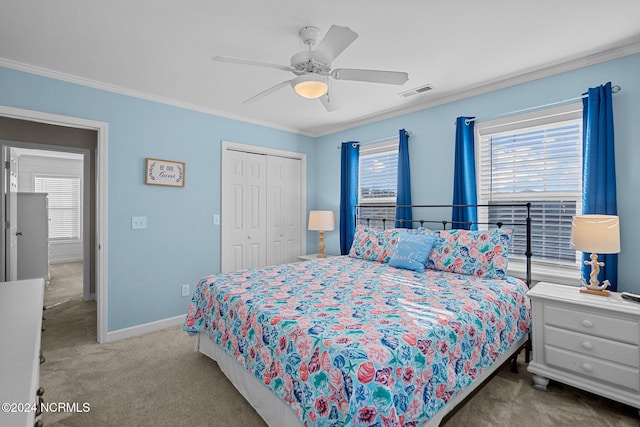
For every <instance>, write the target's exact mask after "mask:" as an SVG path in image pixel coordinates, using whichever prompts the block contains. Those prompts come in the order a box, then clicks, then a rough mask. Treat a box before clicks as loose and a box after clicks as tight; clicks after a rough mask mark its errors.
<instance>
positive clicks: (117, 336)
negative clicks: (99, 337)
mask: <svg viewBox="0 0 640 427" xmlns="http://www.w3.org/2000/svg"><path fill="white" fill-rule="evenodd" d="M186 317H187V314H186V313H185V314H182V315H180V316H175V317H170V318H168V319H162V320H156V321H155V322H150V323H145V324H142V325H137V326H131V327H129V328H124V329H118V330H117V331H112V332H107V340H106V342H114V341H119V340H123V339H126V338H132V337H137V336H139V335H144V334H148V333H149V332H155V331H159V330H160V329H165V328H169V327H172V326H178V325H182V324H183V323H184V319H185V318H186Z"/></svg>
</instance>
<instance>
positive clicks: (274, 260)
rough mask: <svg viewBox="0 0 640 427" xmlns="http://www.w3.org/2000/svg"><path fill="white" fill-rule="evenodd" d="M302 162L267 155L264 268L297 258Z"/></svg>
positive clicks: (298, 252)
mask: <svg viewBox="0 0 640 427" xmlns="http://www.w3.org/2000/svg"><path fill="white" fill-rule="evenodd" d="M300 174H301V161H300V159H291V158H286V157H277V156H267V254H266V255H267V265H274V264H284V263H288V262H293V261H296V260H297V259H298V255H300V253H301V252H300V250H301V249H300V229H301V224H300V218H301V212H300V209H301V200H300V198H301V188H300Z"/></svg>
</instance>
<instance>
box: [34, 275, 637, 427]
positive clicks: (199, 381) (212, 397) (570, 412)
mask: <svg viewBox="0 0 640 427" xmlns="http://www.w3.org/2000/svg"><path fill="white" fill-rule="evenodd" d="M54 285H56V277H55V276H54V275H53V274H52V283H51V286H54ZM52 289H55V288H52ZM95 310H96V306H95V302H83V301H82V298H81V291H80V294H78V295H77V297H75V298H74V297H72V298H69V299H67V300H66V301H63V302H59V303H57V305H53V306H52V307H50V308H49V309H48V310H47V321H46V326H47V329H46V331H45V332H44V333H43V335H42V349H43V353H44V356H45V358H46V363H44V364H43V365H41V378H40V382H41V385H42V386H43V387H44V388H45V394H44V398H45V400H46V401H48V402H64V403H71V404H73V403H76V404H77V407H78V410H74V411H69V412H63V411H60V412H55V413H54V412H50V413H45V414H44V415H43V421H44V424H45V425H52V426H214V427H215V426H220V427H222V426H224V427H233V426H242V427H253V426H264V425H265V424H264V422H263V421H262V420H261V419H260V418H259V417H258V415H257V414H256V413H255V411H254V410H253V409H252V408H251V406H250V405H249V404H248V403H247V402H246V401H245V400H244V399H243V398H242V396H240V394H239V393H238V392H237V391H236V390H235V388H233V386H232V385H231V384H230V383H229V381H228V380H227V379H226V378H225V376H224V374H222V372H221V371H220V369H219V368H218V365H217V364H216V363H215V362H214V361H212V360H210V359H208V358H207V357H205V356H203V355H201V354H199V353H195V352H194V351H193V339H192V338H190V337H189V336H188V335H187V334H186V333H184V332H183V331H182V329H181V328H180V327H172V328H167V329H165V330H162V331H157V332H154V333H151V334H147V335H144V336H140V337H135V338H131V339H127V340H122V341H118V342H115V343H109V344H102V345H98V344H96V341H95V340H96V338H95V336H96V335H95V331H96V311H95ZM519 371H520V372H519V373H518V374H513V373H511V372H510V371H509V368H508V367H506V368H505V369H503V370H502V371H501V372H500V373H499V374H498V375H497V376H496V377H494V378H493V379H492V380H491V381H490V382H489V383H488V384H487V385H486V386H485V387H484V388H483V389H482V390H481V391H480V392H479V393H477V394H476V395H475V396H474V397H473V398H472V399H471V400H470V401H469V402H468V403H467V404H466V405H464V406H463V407H462V408H461V409H460V410H459V411H458V412H457V413H456V414H455V415H454V416H453V417H452V418H451V419H449V420H448V421H447V422H446V423H445V424H444V425H446V426H447V427H459V426H460V427H462V426H479V427H482V426H487V427H488V426H492V427H499V426H505V427H507V426H508V427H511V426H519V427H543V426H582V427H587V426H610V427H613V426H616V427H623V426H636V427H637V426H640V418H638V411H637V410H636V409H634V408H631V407H628V406H625V405H622V404H619V403H616V402H613V401H610V400H607V399H604V398H600V397H598V396H595V395H592V394H589V393H586V392H583V391H580V390H577V389H575V388H572V387H569V386H564V385H562V384H558V383H556V382H551V384H550V386H549V390H548V391H547V392H540V391H537V390H535V389H533V388H532V387H531V376H530V374H528V373H527V371H526V365H525V364H524V362H523V361H522V360H520V363H519ZM85 403H86V404H88V407H87V408H88V409H89V411H85V412H83V411H82V409H83V405H84V404H85ZM72 409H73V408H72Z"/></svg>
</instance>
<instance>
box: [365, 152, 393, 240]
mask: <svg viewBox="0 0 640 427" xmlns="http://www.w3.org/2000/svg"><path fill="white" fill-rule="evenodd" d="M397 182H398V141H397V140H395V141H387V142H382V143H379V144H372V145H369V146H361V147H360V159H359V177H358V186H359V192H358V204H359V205H363V204H364V205H372V204H375V205H378V206H376V207H368V208H362V209H360V211H359V212H358V218H359V222H358V223H359V224H363V225H368V226H369V227H372V228H382V219H383V218H386V219H391V218H394V217H395V207H394V206H395V203H396V191H397ZM367 220H368V221H367ZM387 228H388V223H387Z"/></svg>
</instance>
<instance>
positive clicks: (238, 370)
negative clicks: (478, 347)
mask: <svg viewBox="0 0 640 427" xmlns="http://www.w3.org/2000/svg"><path fill="white" fill-rule="evenodd" d="M490 206H500V207H520V208H523V209H524V210H525V212H526V214H525V215H524V217H523V218H522V220H517V221H509V222H496V223H476V224H478V225H487V226H494V225H495V226H497V227H498V228H500V227H502V226H507V227H509V226H512V227H516V226H518V227H525V229H526V249H525V254H524V255H525V257H526V280H525V282H526V284H527V287H530V286H531V214H530V213H531V204H530V203H523V204H508V205H507V204H499V205H497V204H491V205H411V206H392V207H411V208H421V209H422V208H453V207H490ZM367 207H375V208H379V207H380V205H359V206H357V207H356V224H358V222H359V221H360V222H364V223H366V224H369V223H370V221H371V220H370V219H367V218H361V217H359V216H358V212H359V211H360V210H361V209H362V208H367ZM377 220H381V221H382V222H383V227H386V225H387V222H388V223H389V224H395V219H377ZM412 223H415V224H419V225H420V226H425V224H434V223H437V224H439V225H441V226H442V228H443V229H446V228H447V227H451V224H452V222H451V221H449V220H424V219H421V220H413V221H412ZM458 223H459V222H458ZM467 224H471V223H467ZM392 226H393V225H392ZM523 348H524V349H526V356H525V361H526V362H528V361H529V349H530V340H529V336H528V335H525V336H523V337H522V338H521V339H520V340H518V341H516V342H515V343H514V344H513V345H512V346H511V348H510V349H509V351H507V352H506V353H504V354H502V355H501V356H500V357H498V359H497V360H496V362H495V363H494V364H493V365H492V366H491V367H490V368H488V369H486V370H485V371H484V372H483V373H482V374H481V375H479V376H478V377H477V378H476V379H475V380H474V382H473V383H472V384H471V385H470V386H469V387H467V388H466V389H464V390H462V391H460V392H459V393H458V394H457V395H456V397H455V398H453V399H451V400H450V401H449V402H448V403H447V405H445V406H444V407H443V408H441V409H440V411H438V412H437V413H436V414H435V415H434V416H433V417H432V418H431V419H430V420H429V422H428V423H427V424H426V427H436V426H439V425H440V423H442V422H443V421H444V420H446V419H448V418H450V417H451V416H452V415H453V414H454V413H455V411H457V409H459V408H460V407H461V406H462V405H463V404H464V403H465V402H466V401H467V400H469V399H470V398H471V397H473V395H474V394H475V393H476V392H478V391H479V390H480V389H481V388H482V387H483V386H484V385H485V384H486V383H487V382H488V381H489V380H490V379H491V378H492V377H493V376H494V375H496V374H497V373H498V372H500V370H501V369H502V368H503V367H504V366H505V365H506V364H508V363H510V362H511V363H512V369H511V370H512V371H514V369H515V371H514V372H517V357H518V354H519V353H520V351H521V350H522V349H523ZM195 349H196V351H199V352H201V353H203V354H204V355H206V356H208V357H210V358H211V359H213V360H215V361H216V362H217V363H218V366H219V367H220V370H222V372H223V373H224V374H225V375H226V376H227V378H228V379H229V380H230V381H231V383H232V384H233V385H234V386H235V388H236V389H237V390H238V391H239V392H240V394H241V395H242V396H243V397H244V398H245V399H246V400H247V401H248V402H249V404H251V406H252V407H253V408H254V409H255V410H256V412H257V413H258V414H259V415H260V417H262V419H263V420H264V421H265V422H266V423H267V424H268V425H269V426H274V427H276V426H277V427H300V426H301V423H300V420H299V419H298V417H297V415H296V414H295V413H294V412H293V410H292V409H291V408H290V407H289V406H288V405H287V404H285V403H284V402H282V401H281V400H280V399H278V398H277V397H276V396H275V395H274V394H272V393H271V391H270V390H269V389H268V388H267V387H266V386H265V385H264V384H262V383H261V382H260V381H258V380H257V379H256V378H255V377H254V376H253V375H252V374H251V373H250V372H249V371H247V370H245V369H244V368H243V367H242V366H241V365H240V364H239V363H238V362H237V361H236V360H235V359H234V358H233V357H231V356H230V355H228V354H227V353H226V352H225V351H224V350H222V349H221V348H220V347H218V346H217V345H216V344H214V342H213V341H212V340H211V339H210V338H209V337H208V336H207V334H206V333H203V332H200V333H198V334H197V336H196V343H195Z"/></svg>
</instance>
